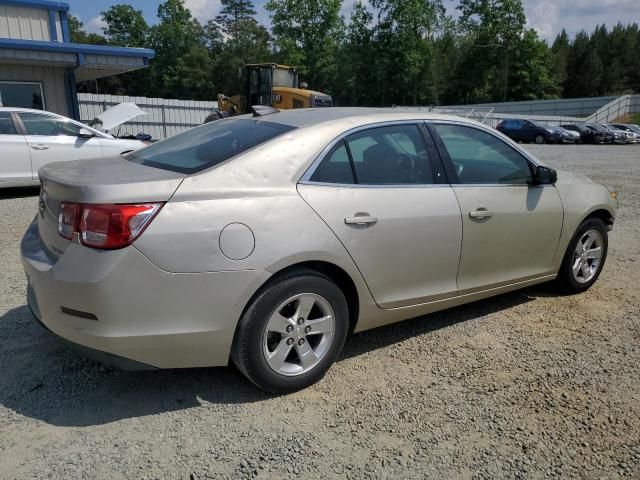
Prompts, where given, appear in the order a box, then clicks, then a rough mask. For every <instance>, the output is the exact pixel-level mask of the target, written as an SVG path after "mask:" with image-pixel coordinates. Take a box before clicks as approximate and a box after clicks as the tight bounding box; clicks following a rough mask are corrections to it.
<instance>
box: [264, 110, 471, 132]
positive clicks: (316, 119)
mask: <svg viewBox="0 0 640 480" xmlns="http://www.w3.org/2000/svg"><path fill="white" fill-rule="evenodd" d="M259 118H260V119H261V120H264V121H269V122H276V123H281V124H284V125H290V126H292V127H307V126H311V125H316V124H319V123H324V122H331V121H335V120H347V119H354V121H355V122H354V123H369V122H373V121H383V120H391V121H393V120H455V121H460V120H461V118H460V117H454V116H451V115H442V114H438V113H433V112H429V111H427V110H426V109H420V108H409V107H407V108H404V107H393V108H364V107H330V108H304V109H294V110H282V111H280V112H278V113H272V114H269V115H264V116H261V117H259ZM356 120H357V121H356ZM465 120H466V119H465ZM466 121H468V122H469V123H476V122H474V121H472V120H466Z"/></svg>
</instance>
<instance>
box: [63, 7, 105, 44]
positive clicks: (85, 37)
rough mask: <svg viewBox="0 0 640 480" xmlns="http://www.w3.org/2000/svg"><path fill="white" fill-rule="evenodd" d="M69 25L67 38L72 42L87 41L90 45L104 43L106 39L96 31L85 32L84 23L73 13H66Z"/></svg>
mask: <svg viewBox="0 0 640 480" xmlns="http://www.w3.org/2000/svg"><path fill="white" fill-rule="evenodd" d="M67 22H68V25H69V39H70V40H71V42H73V43H88V44H90V45H106V44H107V43H108V42H107V39H106V38H104V37H103V36H102V35H98V34H97V33H87V32H86V31H85V30H84V24H83V23H82V22H81V21H80V20H79V19H78V18H77V17H74V16H73V15H71V14H69V15H67Z"/></svg>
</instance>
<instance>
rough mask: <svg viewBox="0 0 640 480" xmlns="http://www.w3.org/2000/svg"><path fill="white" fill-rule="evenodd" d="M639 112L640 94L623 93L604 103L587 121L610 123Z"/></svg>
mask: <svg viewBox="0 0 640 480" xmlns="http://www.w3.org/2000/svg"><path fill="white" fill-rule="evenodd" d="M638 112H640V95H623V96H622V97H618V98H616V99H615V100H613V101H611V102H609V103H607V104H606V105H604V106H603V107H602V108H600V109H599V110H598V111H597V112H595V113H594V114H593V115H591V116H590V117H589V118H588V119H587V121H589V122H597V123H609V122H613V121H615V120H616V119H618V118H621V117H624V116H625V115H629V114H632V113H638Z"/></svg>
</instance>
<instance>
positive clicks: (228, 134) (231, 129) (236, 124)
mask: <svg viewBox="0 0 640 480" xmlns="http://www.w3.org/2000/svg"><path fill="white" fill-rule="evenodd" d="M294 128H295V127H291V126H289V125H282V124H280V123H273V122H265V121H262V120H250V119H239V118H232V119H227V120H217V121H215V122H211V123H207V124H206V125H201V126H199V127H196V128H192V129H191V130H187V131H186V132H183V133H180V134H178V135H176V136H174V137H171V138H169V139H167V140H163V141H162V142H158V143H155V144H153V145H151V146H149V147H146V148H143V149H141V150H137V151H135V152H132V153H130V154H128V155H127V159H128V160H130V161H132V162H134V163H139V164H141V165H147V166H149V167H156V168H161V169H163V170H171V171H173V172H179V173H186V174H191V173H197V172H200V171H202V170H205V169H207V168H210V167H213V166H215V165H218V164H219V163H222V162H224V161H225V160H228V159H230V158H232V157H234V156H236V155H239V154H240V153H242V152H245V151H247V150H249V149H250V148H253V147H255V146H257V145H260V144H261V143H265V142H267V141H269V140H271V139H273V138H275V137H277V136H279V135H282V134H284V133H286V132H288V131H290V130H293V129H294Z"/></svg>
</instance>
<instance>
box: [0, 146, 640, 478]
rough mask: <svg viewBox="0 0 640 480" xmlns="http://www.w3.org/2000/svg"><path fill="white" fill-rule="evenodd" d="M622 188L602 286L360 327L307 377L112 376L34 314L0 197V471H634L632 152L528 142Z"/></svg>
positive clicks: (636, 173)
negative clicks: (279, 381) (303, 385)
mask: <svg viewBox="0 0 640 480" xmlns="http://www.w3.org/2000/svg"><path fill="white" fill-rule="evenodd" d="M530 148H531V150H532V151H533V152H534V153H535V154H536V155H538V156H539V157H540V158H541V159H543V160H544V161H546V162H547V163H548V164H550V165H551V166H553V167H556V168H560V169H569V170H574V171H577V172H581V173H585V174H587V175H589V176H591V177H592V178H594V179H595V180H597V181H600V182H602V183H605V184H607V185H609V186H611V187H616V188H617V189H618V190H619V191H620V192H621V209H620V212H619V219H618V222H617V224H616V228H615V230H614V231H613V232H612V234H611V239H610V246H611V247H610V256H609V258H608V260H607V265H606V267H605V270H604V273H603V275H602V276H601V279H600V281H599V282H598V283H597V284H596V285H595V287H594V288H593V289H592V290H591V291H589V292H588V293H587V294H584V295H580V296H575V297H570V298H562V297H557V296H554V295H553V294H552V293H550V292H549V291H548V289H546V288H545V287H536V288H531V289H527V290H524V291H520V292H515V293H511V294H507V295H503V296H500V297H497V298H493V299H489V300H486V301H483V302H480V303H475V304H472V305H467V306H464V307H461V308H457V309H454V310H449V311H446V312H441V313H438V314H434V315H430V316H427V317H423V318H420V319H416V320H411V321H408V322H404V323H401V324H397V325H393V326H390V327H386V328H382V329H379V330H376V331H372V332H366V333H363V334H359V335H356V336H354V337H353V338H351V339H350V340H349V341H348V343H347V345H346V347H345V352H344V354H343V356H342V359H341V360H340V361H339V362H338V363H337V364H336V365H335V366H334V367H333V368H332V369H331V371H330V372H329V374H328V375H327V376H326V378H325V379H324V380H323V381H322V382H320V383H319V384H318V385H315V386H313V387H312V388H309V389H307V390H305V391H302V392H299V393H296V394H294V395H288V396H282V397H272V396H268V395H266V394H263V393H261V392H259V391H257V390H256V389H255V388H254V387H253V386H252V385H250V384H249V383H248V382H247V381H246V380H244V379H243V377H241V376H240V374H238V373H237V372H236V371H235V370H234V369H232V368H218V369H202V370H188V371H158V372H138V373H130V372H122V371H117V370H111V369H105V368H104V367H102V366H101V365H99V364H96V363H93V362H91V361H89V360H85V359H83V358H82V357H80V356H78V355H76V354H74V353H72V352H70V351H67V350H66V349H65V348H64V347H63V346H60V345H59V344H58V343H57V342H56V341H55V340H53V339H52V338H51V337H50V336H49V335H48V334H46V333H45V332H44V331H43V329H42V328H40V327H39V326H38V325H37V324H35V323H34V322H33V321H32V319H31V318H30V315H29V312H28V310H27V307H26V306H25V299H24V297H25V295H24V292H25V276H24V274H23V271H22V267H21V265H20V262H19V257H18V245H19V240H20V238H21V236H22V233H23V232H24V230H25V229H26V227H27V224H28V223H29V221H30V220H31V217H32V216H33V215H34V213H35V209H36V200H37V199H36V197H35V196H34V195H35V194H36V192H34V191H28V190H27V191H11V192H6V193H4V194H3V196H2V198H0V222H1V223H0V225H1V226H2V229H1V232H2V234H1V235H0V264H1V265H2V268H3V273H2V282H1V284H0V366H1V369H2V370H1V373H0V432H1V433H0V478H2V479H5V478H6V479H10V478H20V479H23V478H30V479H37V478H91V479H94V478H109V479H130V478H149V479H151V478H172V479H173V478H184V479H189V478H193V479H201V478H230V479H237V478H251V477H258V478H265V479H267V478H284V477H293V476H298V477H303V478H322V479H326V478H344V477H346V478H399V477H400V478H475V479H484V478H486V479H494V478H508V479H514V478H516V479H518V478H549V477H557V478H587V479H591V478H593V479H599V478H606V479H611V478H619V477H625V478H640V374H639V372H638V366H639V365H640V346H639V343H638V340H639V339H640V298H639V297H640V274H639V271H640V268H639V267H640V265H639V264H638V262H639V261H640V255H639V253H640V231H639V230H640V219H639V217H638V212H640V146H621V147H591V146H577V147H569V146H540V147H530Z"/></svg>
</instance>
